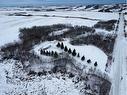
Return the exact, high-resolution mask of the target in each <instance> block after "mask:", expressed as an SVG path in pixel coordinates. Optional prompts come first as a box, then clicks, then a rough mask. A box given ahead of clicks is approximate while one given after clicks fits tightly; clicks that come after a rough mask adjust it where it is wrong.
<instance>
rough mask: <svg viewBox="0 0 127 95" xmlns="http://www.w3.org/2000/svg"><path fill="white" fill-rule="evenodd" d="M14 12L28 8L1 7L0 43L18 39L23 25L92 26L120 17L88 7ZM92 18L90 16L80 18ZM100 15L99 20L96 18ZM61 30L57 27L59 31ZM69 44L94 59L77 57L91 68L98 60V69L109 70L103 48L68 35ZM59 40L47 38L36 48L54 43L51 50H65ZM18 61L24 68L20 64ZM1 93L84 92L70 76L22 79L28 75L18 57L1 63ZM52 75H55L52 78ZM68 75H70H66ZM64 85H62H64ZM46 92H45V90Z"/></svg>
mask: <svg viewBox="0 0 127 95" xmlns="http://www.w3.org/2000/svg"><path fill="white" fill-rule="evenodd" d="M14 12H24V11H20V10H11V11H5V10H4V11H3V10H1V11H0V30H1V31H0V46H2V45H5V44H7V43H10V42H13V41H18V40H19V38H18V34H19V32H18V31H19V28H23V27H32V26H34V25H36V26H40V25H52V24H58V23H62V24H72V25H84V26H89V27H92V26H93V25H94V24H96V23H97V22H98V20H105V21H107V20H111V19H118V15H117V14H116V13H98V12H84V11H80V12H78V11H66V12H65V11H58V12H33V11H29V12H27V11H25V12H27V13H28V14H32V15H36V16H28V17H26V16H7V15H8V14H10V13H14ZM39 15H49V16H53V15H56V16H71V17H78V18H63V17H43V16H39ZM79 17H83V18H90V19H91V20H89V19H80V18H79ZM92 19H98V20H92ZM96 31H97V32H101V33H107V31H105V30H101V29H96ZM58 32H59V33H60V31H57V33H58ZM63 43H64V44H65V45H67V46H68V47H69V48H72V49H76V51H77V52H79V53H80V56H83V55H84V56H85V57H86V59H91V61H92V63H91V64H87V63H86V60H85V61H84V62H82V61H81V60H80V59H78V58H75V59H76V60H77V61H78V62H80V63H82V64H87V67H88V68H91V67H94V64H93V63H94V62H95V61H97V62H98V67H97V70H100V71H102V73H105V64H106V62H107V55H106V54H105V53H104V52H103V51H102V50H100V49H99V48H97V47H95V46H91V45H88V46H87V45H82V46H73V45H71V44H70V43H69V41H68V39H66V40H65V41H63ZM56 44H57V41H53V42H45V43H42V44H40V45H37V46H35V52H37V53H38V54H39V52H38V50H39V49H40V48H42V47H43V46H45V47H46V46H49V45H50V46H51V47H50V48H49V49H48V50H49V51H51V50H54V51H58V52H63V51H62V50H61V49H58V48H56V46H55V45H56ZM15 64H17V65H18V66H19V67H20V68H16V66H17V65H15ZM0 72H1V73H0V95H17V93H18V94H19V93H20V94H21V95H25V92H27V94H28V95H43V94H42V93H45V92H47V95H80V94H79V90H78V89H76V88H75V86H74V84H73V82H72V81H71V80H70V79H66V81H65V80H62V79H61V76H59V74H58V76H59V78H60V79H57V78H56V77H50V76H45V77H36V76H35V77H31V78H32V80H23V81H20V80H19V78H16V77H17V76H18V77H27V78H26V79H28V76H27V75H25V74H24V72H23V71H22V65H21V64H20V63H19V62H16V63H15V61H14V60H8V61H5V62H4V63H0ZM51 78H52V79H51ZM65 78H66V77H65ZM50 79H51V80H50ZM61 85H62V86H61ZM44 95H45V94H44Z"/></svg>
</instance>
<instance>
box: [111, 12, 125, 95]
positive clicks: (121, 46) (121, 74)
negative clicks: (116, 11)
mask: <svg viewBox="0 0 127 95" xmlns="http://www.w3.org/2000/svg"><path fill="white" fill-rule="evenodd" d="M124 25H125V23H124V15H123V14H121V15H120V20H119V25H118V31H116V32H117V34H118V36H117V39H116V43H115V47H114V56H113V57H114V62H113V65H112V69H111V77H112V83H113V84H112V90H111V95H127V64H126V62H127V47H126V46H127V40H126V38H125V36H124Z"/></svg>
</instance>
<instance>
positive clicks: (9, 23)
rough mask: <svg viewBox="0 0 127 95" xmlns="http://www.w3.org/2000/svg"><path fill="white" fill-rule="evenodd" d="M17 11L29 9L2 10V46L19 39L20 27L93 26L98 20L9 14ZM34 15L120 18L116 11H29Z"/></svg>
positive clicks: (0, 37) (0, 21)
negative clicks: (53, 25) (54, 25)
mask: <svg viewBox="0 0 127 95" xmlns="http://www.w3.org/2000/svg"><path fill="white" fill-rule="evenodd" d="M15 12H27V11H0V30H1V31H0V35H1V36H0V41H1V42H0V46H2V45H4V44H7V43H9V42H13V41H14V40H18V34H19V32H18V31H19V28H23V27H32V26H35V25H36V26H40V25H52V24H58V23H60V24H72V25H80V26H81V25H84V26H90V27H92V26H93V25H94V24H96V23H97V22H98V21H95V20H88V19H80V18H61V17H42V16H30V17H24V16H7V14H9V13H15ZM27 13H28V14H29V13H30V14H32V15H56V16H72V17H84V18H90V19H99V20H111V19H118V14H116V13H99V12H98V13H97V12H84V11H80V12H77V11H72V12H71V11H69V12H68V11H66V12H64V11H63V12H29V11H28V12H27Z"/></svg>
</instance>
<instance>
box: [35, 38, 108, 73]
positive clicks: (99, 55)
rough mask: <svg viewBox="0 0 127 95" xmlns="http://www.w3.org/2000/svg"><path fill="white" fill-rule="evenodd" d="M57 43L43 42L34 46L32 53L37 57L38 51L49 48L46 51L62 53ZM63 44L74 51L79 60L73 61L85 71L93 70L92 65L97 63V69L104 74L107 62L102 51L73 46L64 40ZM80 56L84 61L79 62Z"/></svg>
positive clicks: (84, 46)
mask: <svg viewBox="0 0 127 95" xmlns="http://www.w3.org/2000/svg"><path fill="white" fill-rule="evenodd" d="M57 43H58V41H52V42H44V43H42V44H40V45H36V46H35V48H34V51H35V52H36V53H37V54H38V55H40V49H43V48H46V47H49V48H48V49H47V50H48V51H57V52H58V53H62V52H64V51H63V50H61V49H59V48H58V47H56V45H57ZM63 44H64V45H65V46H67V47H68V48H71V49H72V50H73V49H75V50H76V52H77V53H79V54H80V57H79V58H77V57H74V59H76V60H77V62H79V63H81V65H82V66H87V70H89V69H90V68H91V67H92V68H94V63H95V62H96V61H97V63H98V67H97V69H98V70H101V72H103V73H106V72H105V64H106V62H107V55H106V54H105V53H104V52H103V51H102V50H100V49H99V48H97V47H95V46H92V45H81V46H73V45H71V44H70V43H69V40H68V39H65V41H63ZM40 56H41V55H40ZM82 56H85V61H82V60H81V57H82ZM88 59H90V60H91V61H92V62H91V63H90V64H88V63H87V60H88ZM87 70H86V71H87Z"/></svg>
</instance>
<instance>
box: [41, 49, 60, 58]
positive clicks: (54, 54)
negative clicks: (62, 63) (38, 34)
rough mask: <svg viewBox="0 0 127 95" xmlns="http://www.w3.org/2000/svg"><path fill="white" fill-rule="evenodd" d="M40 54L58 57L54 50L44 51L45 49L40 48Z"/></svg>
mask: <svg viewBox="0 0 127 95" xmlns="http://www.w3.org/2000/svg"><path fill="white" fill-rule="evenodd" d="M40 54H41V55H42V54H43V55H46V56H53V57H55V58H58V53H57V52H56V51H55V52H54V51H51V52H50V51H45V50H42V49H41V50H40Z"/></svg>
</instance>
